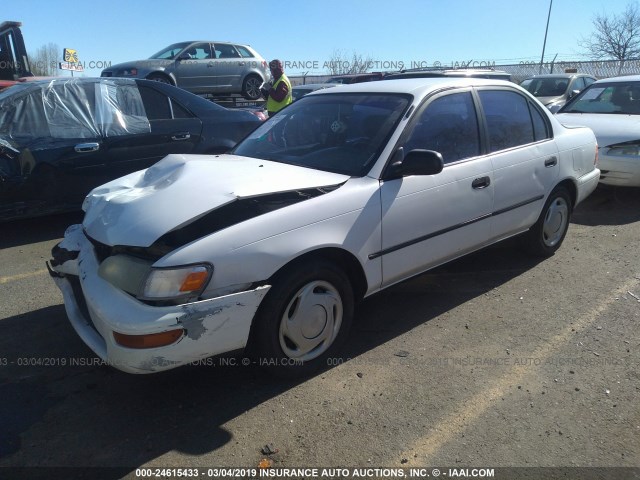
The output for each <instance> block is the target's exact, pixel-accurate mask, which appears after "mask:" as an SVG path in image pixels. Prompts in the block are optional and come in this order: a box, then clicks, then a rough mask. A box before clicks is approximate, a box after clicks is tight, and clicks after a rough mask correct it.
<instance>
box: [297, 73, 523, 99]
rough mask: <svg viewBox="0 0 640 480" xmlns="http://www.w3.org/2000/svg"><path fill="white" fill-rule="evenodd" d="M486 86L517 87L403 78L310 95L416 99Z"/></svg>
mask: <svg viewBox="0 0 640 480" xmlns="http://www.w3.org/2000/svg"><path fill="white" fill-rule="evenodd" d="M485 85H486V86H510V87H517V85H516V84H515V83H513V82H509V81H507V80H491V79H484V78H458V77H456V78H451V77H448V78H447V77H442V78H440V77H438V78H406V79H404V78H403V79H398V80H378V81H375V82H362V83H352V84H350V85H339V86H337V87H334V88H330V89H323V90H317V91H315V92H312V93H310V94H309V95H332V94H335V93H410V94H412V95H414V96H415V97H423V96H424V95H427V94H428V93H430V92H432V91H434V90H439V89H441V88H443V87H469V86H485ZM518 88H519V87H518Z"/></svg>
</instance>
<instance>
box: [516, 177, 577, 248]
mask: <svg viewBox="0 0 640 480" xmlns="http://www.w3.org/2000/svg"><path fill="white" fill-rule="evenodd" d="M572 210H573V207H572V202H571V195H570V194H569V191H568V190H567V189H566V188H565V187H556V188H555V189H553V191H552V192H551V193H550V194H549V198H547V201H546V202H545V204H544V207H543V209H542V212H541V213H540V217H539V218H538V220H537V221H536V223H535V224H534V225H533V226H532V227H531V228H530V229H529V231H528V232H526V233H525V234H524V235H523V237H522V242H523V246H524V247H525V249H526V250H527V252H528V253H530V254H531V255H534V256H536V257H550V256H552V255H553V254H554V253H556V250H558V249H559V248H560V245H562V242H563V240H564V237H565V236H566V235H567V230H568V229H569V221H570V220H571V212H572Z"/></svg>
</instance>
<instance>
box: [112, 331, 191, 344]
mask: <svg viewBox="0 0 640 480" xmlns="http://www.w3.org/2000/svg"><path fill="white" fill-rule="evenodd" d="M183 333H184V330H182V329H181V328H180V329H178V330H169V331H168V332H160V333H150V334H148V335H126V334H124V333H118V332H113V338H114V339H115V341H116V342H117V343H118V345H122V346H123V347H127V348H155V347H164V346H167V345H171V344H172V343H173V342H175V341H177V340H178V339H179V338H181V337H182V334H183Z"/></svg>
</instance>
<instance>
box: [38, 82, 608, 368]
mask: <svg viewBox="0 0 640 480" xmlns="http://www.w3.org/2000/svg"><path fill="white" fill-rule="evenodd" d="M596 153H597V145H596V140H595V137H594V134H593V132H592V131H591V130H590V129H588V128H585V127H575V128H567V127H564V126H563V125H562V124H561V123H560V122H559V121H558V118H557V117H555V116H554V115H552V114H551V112H549V110H547V109H545V108H544V107H543V106H542V105H541V104H540V103H539V102H538V101H537V100H536V99H535V97H534V96H532V95H531V94H530V93H529V92H527V91H526V90H524V89H522V88H521V87H519V86H517V85H515V84H513V83H510V82H504V81H500V80H486V79H474V78H449V77H444V78H431V79H400V80H394V81H384V82H368V83H358V84H353V85H339V86H335V87H332V88H326V89H321V90H318V91H315V92H313V93H311V94H309V95H307V96H304V97H303V98H301V99H300V100H298V101H296V102H294V103H292V104H291V105H290V106H288V107H287V108H285V109H283V110H282V111H280V112H279V113H278V114H276V115H274V116H272V117H270V118H269V119H268V120H267V121H265V122H264V123H262V124H260V126H259V127H258V128H256V129H255V130H253V131H252V133H250V134H249V135H248V136H247V137H246V138H245V139H244V140H242V141H241V142H240V143H239V144H238V145H237V146H236V147H235V148H234V149H233V150H232V151H231V152H229V153H228V154H223V155H216V156H204V155H177V154H172V155H168V156H167V157H165V158H164V159H163V160H161V161H160V162H158V163H156V164H155V165H153V166H152V167H150V168H148V169H146V170H142V171H138V172H135V173H131V174H129V175H126V176H124V177H122V178H119V179H117V180H114V181H112V182H109V183H107V184H105V185H102V186H100V187H99V188H96V189H94V190H93V191H92V193H91V194H90V195H89V196H88V197H87V198H86V200H85V202H84V205H83V208H84V210H85V217H84V220H83V223H82V225H76V226H73V227H70V228H69V229H68V230H67V232H66V234H65V238H64V240H63V241H62V242H61V243H60V244H59V245H58V246H56V247H55V248H54V249H53V251H52V257H53V258H52V260H51V263H50V268H51V270H50V272H51V275H52V277H53V279H54V280H55V282H56V284H57V285H58V286H59V288H60V290H61V292H62V294H63V297H64V302H65V307H66V311H67V314H68V316H69V319H70V321H71V324H72V325H73V327H74V329H75V330H76V331H77V333H78V335H79V336H80V337H81V338H82V340H83V341H84V342H85V343H86V344H87V345H88V346H89V347H90V348H91V349H92V350H93V351H94V352H95V353H96V354H97V355H98V356H99V357H100V358H102V359H103V360H105V361H107V362H109V363H110V364H111V365H113V366H114V367H116V368H118V369H120V370H123V371H126V372H131V373H152V372H158V371H162V370H167V369H171V368H175V367H178V366H181V365H185V364H188V363H190V362H193V361H197V360H199V359H203V358H205V357H209V356H211V355H216V354H223V353H227V352H231V351H237V350H242V349H244V350H245V352H247V354H249V355H251V356H254V357H257V358H259V359H260V363H261V364H262V365H267V366H269V367H271V368H272V370H273V371H274V373H276V374H277V375H281V376H286V377H293V376H300V375H305V374H309V373H311V372H313V371H315V370H317V369H319V368H322V366H323V365H326V364H327V363H326V361H327V358H329V357H331V356H332V355H335V352H336V349H337V348H338V347H339V346H340V344H341V343H342V342H344V341H345V340H346V338H347V334H348V331H349V326H350V324H351V322H352V319H353V316H354V308H355V305H356V304H357V302H358V301H359V300H361V299H362V298H365V297H367V296H369V295H372V294H374V293H377V292H379V291H381V290H383V289H385V288H387V287H389V286H391V285H394V284H396V283H398V282H400V281H402V280H404V279H407V278H410V277H412V276H414V275H417V274H419V273H421V272H424V271H426V270H428V269H430V268H433V267H435V266H437V265H440V264H442V263H445V262H448V261H450V260H453V259H455V258H458V257H460V256H462V255H465V254H467V253H470V252H473V251H475V250H478V249H481V248H483V247H485V246H487V245H490V244H492V243H495V242H498V241H500V240H502V239H505V238H508V237H512V236H514V235H520V236H521V237H520V238H521V240H522V244H523V246H524V247H525V248H526V249H527V250H528V251H529V252H530V253H532V254H535V255H538V256H544V257H548V256H551V255H553V254H554V252H555V251H556V250H557V249H558V248H560V246H561V244H562V242H563V240H564V238H565V235H566V233H567V229H568V227H569V223H570V217H571V212H572V210H573V209H574V208H575V206H576V205H577V204H579V203H580V202H581V201H582V200H583V199H584V198H585V197H587V196H588V195H589V194H590V193H591V192H592V191H593V190H594V189H595V187H596V185H597V183H598V179H599V176H600V171H599V170H598V168H597V167H596V159H597V155H596Z"/></svg>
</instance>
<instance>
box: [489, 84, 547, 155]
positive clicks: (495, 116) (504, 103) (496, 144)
mask: <svg viewBox="0 0 640 480" xmlns="http://www.w3.org/2000/svg"><path fill="white" fill-rule="evenodd" d="M478 95H479V96H480V101H481V103H482V108H483V109H484V114H485V117H486V120H487V129H488V131H489V151H491V152H497V151H499V150H505V149H507V148H513V147H518V146H520V145H526V144H527V143H532V142H534V141H535V135H534V131H533V121H532V119H531V114H530V113H529V105H528V103H529V102H528V101H527V99H526V98H525V97H523V96H522V95H520V94H519V93H516V92H511V91H507V90H480V91H479V92H478Z"/></svg>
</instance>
